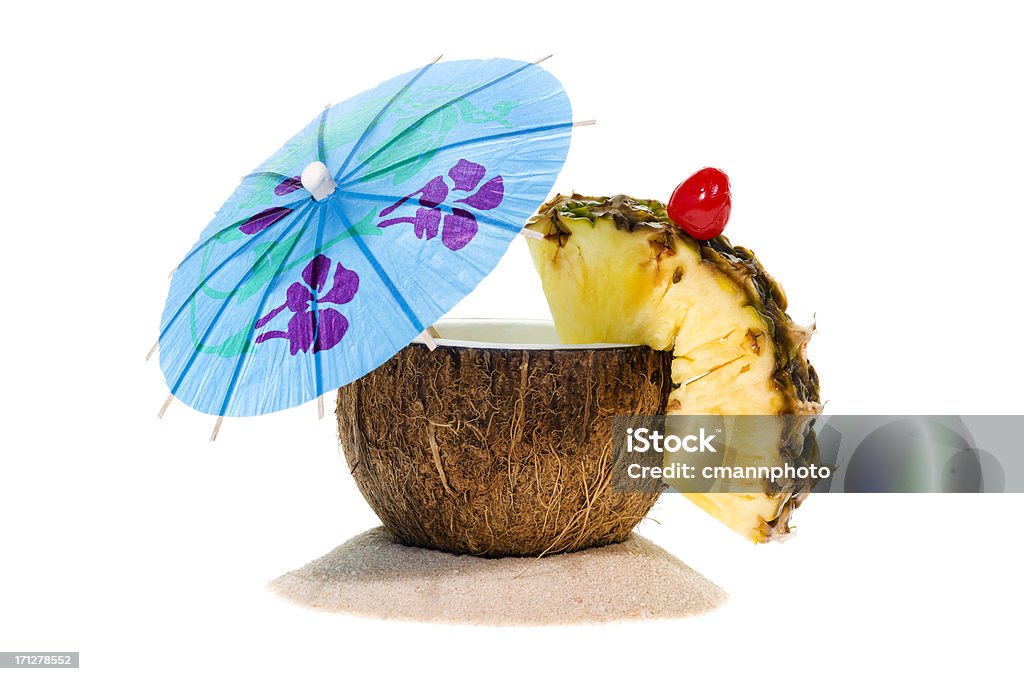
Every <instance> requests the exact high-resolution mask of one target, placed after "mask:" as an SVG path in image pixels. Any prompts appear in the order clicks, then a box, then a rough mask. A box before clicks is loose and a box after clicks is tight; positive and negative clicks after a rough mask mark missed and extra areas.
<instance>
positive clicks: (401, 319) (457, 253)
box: [158, 59, 573, 436]
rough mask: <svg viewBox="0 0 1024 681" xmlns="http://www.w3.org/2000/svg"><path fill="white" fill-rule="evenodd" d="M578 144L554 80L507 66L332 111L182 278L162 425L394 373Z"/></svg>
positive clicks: (167, 355)
mask: <svg viewBox="0 0 1024 681" xmlns="http://www.w3.org/2000/svg"><path fill="white" fill-rule="evenodd" d="M572 127H573V122H572V112H571V107H570V105H569V100H568V97H567V96H566V94H565V92H564V91H563V89H562V87H561V85H560V84H559V83H558V81H557V80H556V79H555V78H554V77H553V76H551V75H550V74H549V73H548V72H547V71H545V70H544V69H542V68H541V67H539V66H537V65H536V63H526V62H519V61H512V60H507V59H490V60H471V61H455V62H449V63H437V62H434V63H432V64H428V65H427V66H425V67H423V68H421V69H419V70H417V71H413V72H410V73H407V74H404V75H402V76H398V77H397V78H393V79H392V80H389V81H387V82H385V83H383V84H381V85H379V86H377V87H376V88H374V89H372V90H369V91H367V92H364V93H363V94H361V95H358V96H356V97H354V98H352V99H349V100H347V101H345V102H343V103H341V104H337V105H334V106H332V107H329V108H327V109H325V110H324V111H323V112H322V113H321V114H320V115H319V116H317V117H316V118H315V119H313V121H311V122H310V123H309V125H307V126H306V128H305V129H304V130H302V132H300V133H299V134H297V135H296V136H295V137H293V138H292V139H291V140H289V141H288V142H287V143H286V144H285V145H284V147H282V148H281V149H280V150H279V151H278V152H277V153H275V154H274V155H273V156H271V157H270V158H269V159H267V161H266V162H264V163H263V164H262V165H261V166H260V167H259V168H257V169H256V170H255V171H253V172H252V173H250V174H248V175H246V176H245V177H244V178H243V180H242V183H241V185H240V186H239V187H238V188H237V189H236V190H235V192H234V194H232V195H231V197H230V198H229V199H228V200H227V202H226V203H225V204H224V205H223V206H222V207H221V209H220V211H218V213H217V215H216V217H214V219H213V221H212V222H211V223H210V224H209V225H208V226H207V227H206V229H205V230H204V231H203V233H202V234H201V235H200V237H199V241H198V242H197V243H196V245H195V246H194V247H193V248H192V249H191V250H190V251H189V253H188V254H187V255H186V256H185V258H184V259H183V260H182V261H181V263H180V264H179V265H178V267H177V269H176V270H175V272H174V274H173V278H172V281H171V287H170V293H169V295H168V298H167V303H166V307H165V308H164V313H163V318H162V321H161V327H160V335H159V340H158V345H159V348H160V366H161V369H162V370H163V373H164V376H165V377H166V380H167V384H168V386H169V387H170V392H171V396H170V397H168V401H167V402H166V403H165V405H164V409H166V406H167V405H168V404H170V402H171V401H172V399H173V398H177V399H178V400H180V401H182V402H184V403H185V404H188V405H189V406H191V407H194V408H195V409H198V410H200V411H202V412H205V413H209V414H215V415H217V416H219V417H223V416H253V415H257V414H265V413H268V412H273V411H276V410H280V409H285V408H288V407H292V406H295V405H299V404H302V403H304V402H306V401H309V400H312V399H314V398H317V397H319V396H321V395H323V394H324V393H325V392H328V391H331V390H335V389H336V388H338V387H340V386H342V385H345V384H346V383H349V382H351V381H354V380H356V379H357V378H359V377H361V376H363V375H364V374H366V373H368V372H369V371H371V370H373V369H374V368H376V367H377V366H379V365H381V364H382V363H384V362H385V361H387V360H388V359H389V358H390V357H392V356H393V355H394V354H395V353H396V352H397V351H398V350H400V349H401V348H402V347H404V346H406V345H407V344H408V343H409V342H410V341H412V340H413V339H415V338H416V337H417V336H418V335H420V334H422V333H423V332H424V331H425V330H426V329H427V328H428V327H429V326H430V324H432V323H433V322H434V321H436V320H437V319H438V318H439V317H441V315H443V314H444V313H445V312H447V311H448V310H449V309H451V307H452V306H454V305H455V304H456V303H457V302H458V301H459V300H461V299H462V298H463V297H464V296H465V295H466V294H467V293H469V292H470V291H471V290H473V288H474V287H475V286H476V285H477V283H479V281H480V280H481V279H482V278H483V277H484V276H485V275H486V274H487V273H488V272H490V270H491V269H492V268H493V267H494V266H495V265H496V264H497V262H498V260H499V258H500V257H501V256H502V254H503V253H504V252H505V250H506V249H507V247H508V245H509V244H510V243H511V241H512V239H513V238H515V237H516V235H517V234H519V233H520V232H521V231H522V228H523V224H524V223H525V221H526V219H527V218H528V217H530V215H531V214H532V213H533V211H534V210H535V209H536V208H537V206H538V205H539V204H540V203H541V202H543V200H544V199H545V198H546V196H547V193H548V191H549V190H550V189H551V186H552V184H553V183H554V180H555V177H556V176H557V174H558V172H559V170H560V169H561V167H562V163H563V161H564V159H565V156H566V153H567V151H568V147H569V138H570V134H571V129H572ZM162 412H163V410H161V413H162ZM321 412H322V405H321ZM219 426H220V420H219V419H218V422H217V428H219ZM214 436H216V429H215V430H214Z"/></svg>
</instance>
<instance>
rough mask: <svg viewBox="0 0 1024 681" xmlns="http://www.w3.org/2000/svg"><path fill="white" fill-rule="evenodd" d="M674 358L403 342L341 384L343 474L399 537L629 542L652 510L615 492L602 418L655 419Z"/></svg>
mask: <svg viewBox="0 0 1024 681" xmlns="http://www.w3.org/2000/svg"><path fill="white" fill-rule="evenodd" d="M670 388H671V355H670V353H665V352H658V351H655V350H652V349H650V348H648V347H643V346H620V347H611V348H586V347H585V346H584V347H573V346H562V347H559V348H557V349H519V348H512V349H510V348H504V349H502V348H469V347H452V346H441V347H439V348H437V349H436V350H434V351H433V352H431V351H429V350H427V348H425V347H424V346H422V345H416V344H414V345H410V346H408V347H406V348H405V349H403V350H402V351H401V352H399V353H398V354H397V355H395V357H393V358H392V359H391V360H390V361H389V362H387V363H386V364H384V365H383V366H381V367H379V368H378V369H376V370H375V371H373V372H372V373H370V374H368V375H367V376H364V377H363V378H361V379H360V380H358V381H356V382H355V383H351V384H349V385H347V386H345V387H343V388H342V389H341V390H340V391H339V392H338V410H337V417H338V432H339V437H340V439H341V444H342V449H343V451H344V454H345V458H346V459H347V461H348V464H349V468H350V469H351V471H352V475H353V477H354V478H355V481H356V484H357V485H358V487H359V489H360V491H361V492H362V493H363V496H364V497H366V500H367V502H368V503H369V504H370V506H371V507H372V508H373V510H374V511H375V512H376V513H377V515H378V517H380V519H381V521H382V522H383V523H384V526H385V527H386V528H387V529H388V531H390V532H391V533H392V534H393V535H394V536H396V537H397V538H398V539H399V540H401V541H402V542H404V543H406V544H410V545H413V546H420V547H425V548H434V549H443V550H447V551H451V552H453V553H468V554H472V555H477V556H491V557H498V556H535V555H542V554H549V553H558V552H563V551H574V550H579V549H583V548H588V547H592V546H601V545H605V544H610V543H615V542H620V541H623V540H625V539H626V538H627V537H628V536H629V533H630V532H631V531H632V529H633V527H635V526H636V524H637V523H639V522H640V520H642V519H643V517H644V516H645V515H646V514H647V512H648V511H649V510H650V509H651V507H652V506H653V505H654V503H655V501H656V500H657V498H658V493H659V492H660V483H659V482H658V481H653V482H652V483H651V489H650V490H649V491H648V492H638V493H628V494H625V493H619V492H615V491H614V490H613V489H612V485H611V478H612V456H613V454H612V451H613V450H612V444H613V443H612V418H613V416H615V415H619V414H623V415H640V414H659V413H664V406H665V400H666V399H667V395H668V391H669V389H670Z"/></svg>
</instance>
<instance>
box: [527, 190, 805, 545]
mask: <svg viewBox="0 0 1024 681" xmlns="http://www.w3.org/2000/svg"><path fill="white" fill-rule="evenodd" d="M528 227H529V228H530V229H533V230H535V231H538V232H540V233H542V234H544V239H543V240H539V241H532V242H531V243H530V251H531V255H532V257H533V261H534V265H535V266H536V268H537V271H538V272H539V273H540V275H541V279H542V281H543V285H544V291H545V295H546V296H547V299H548V303H549V305H550V307H551V312H552V316H553V317H554V320H555V326H556V328H557V330H558V333H559V335H560V336H561V339H562V341H563V342H567V343H590V342H619V343H642V344H646V345H650V346H652V347H654V348H657V349H673V350H674V354H675V360H674V362H673V382H674V383H676V384H678V386H677V387H675V389H674V390H673V392H672V394H671V395H670V397H669V402H668V404H667V408H666V412H667V413H669V414H690V415H700V414H715V415H745V414H755V415H756V414H769V415H776V414H805V415H813V414H817V413H819V412H820V410H821V407H820V404H819V388H818V377H817V374H816V373H815V371H814V368H813V367H812V366H811V365H810V363H809V362H808V361H807V358H806V346H807V341H808V339H809V337H810V334H811V331H810V330H809V329H806V328H804V327H801V326H799V325H797V324H795V323H794V322H793V320H792V319H790V317H789V316H788V315H787V314H786V297H785V294H784V293H783V291H782V288H781V286H779V284H778V283H777V282H775V281H774V280H773V279H772V278H771V277H770V276H768V274H767V273H766V272H765V270H764V268H763V267H762V265H761V263H760V262H759V261H758V260H757V258H756V257H755V256H754V254H753V253H752V252H751V251H749V250H747V249H744V248H741V247H735V246H733V245H732V244H731V243H730V242H729V241H728V239H726V238H725V237H717V238H715V239H711V240H708V241H697V240H695V239H693V238H692V237H690V236H689V235H687V234H686V233H685V232H683V231H682V230H681V229H679V227H678V226H677V225H675V224H674V223H673V222H672V221H671V219H669V217H668V215H667V213H666V211H665V207H664V205H663V204H661V203H660V202H657V201H648V200H638V199H633V198H630V197H626V196H623V195H617V196H613V197H589V196H582V195H579V194H573V195H572V196H562V195H559V196H557V197H555V198H554V199H552V200H551V201H549V202H548V203H546V204H544V206H542V207H541V209H540V210H539V211H538V213H537V215H536V216H534V218H533V219H531V221H530V222H529V223H528ZM712 374H714V380H712V381H708V380H706V377H708V376H710V375H712ZM783 440H786V438H783ZM786 441H787V445H786V446H785V447H781V448H780V451H779V456H780V457H782V458H785V459H787V460H791V461H799V460H800V459H801V457H805V456H806V455H807V452H805V451H804V447H803V442H802V440H801V441H794V440H792V439H789V440H786ZM808 451H810V450H808ZM809 487H810V484H809V483H803V484H792V485H787V486H783V487H782V488H772V489H766V490H765V492H764V494H761V495H749V494H747V495H739V494H727V493H715V494H687V497H688V498H690V499H691V501H693V502H694V503H696V504H697V505H698V506H699V507H701V508H703V509H704V510H705V511H707V512H709V513H711V514H712V515H713V516H715V517H717V518H718V519H719V520H721V521H722V522H724V523H725V524H726V525H728V526H730V527H732V528H733V529H734V530H736V531H738V532H740V533H741V534H743V535H744V536H746V537H748V538H749V539H751V540H753V541H756V542H763V541H768V540H771V539H775V538H778V537H780V536H782V535H785V534H787V533H788V532H789V529H790V528H789V520H790V517H791V515H792V513H793V510H794V509H795V508H797V507H798V506H799V505H800V503H801V502H802V501H803V499H804V498H805V497H806V495H807V494H808V492H809Z"/></svg>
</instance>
